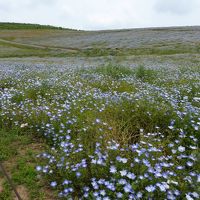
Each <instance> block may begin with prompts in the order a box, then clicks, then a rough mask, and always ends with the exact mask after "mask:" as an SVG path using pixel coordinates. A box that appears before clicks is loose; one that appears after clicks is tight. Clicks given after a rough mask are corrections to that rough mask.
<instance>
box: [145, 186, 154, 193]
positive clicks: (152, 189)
mask: <svg viewBox="0 0 200 200" xmlns="http://www.w3.org/2000/svg"><path fill="white" fill-rule="evenodd" d="M145 189H146V190H147V191H148V192H154V191H155V189H156V188H155V186H153V185H149V186H146V187H145Z"/></svg>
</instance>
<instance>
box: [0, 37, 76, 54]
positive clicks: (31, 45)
mask: <svg viewBox="0 0 200 200" xmlns="http://www.w3.org/2000/svg"><path fill="white" fill-rule="evenodd" d="M0 42H3V43H6V44H10V45H19V46H21V47H24V48H36V49H46V50H63V51H66V50H68V51H70V52H72V51H73V52H77V51H79V49H78V48H71V47H66V48H65V47H53V46H45V45H37V44H25V43H21V42H15V41H9V40H4V39H0Z"/></svg>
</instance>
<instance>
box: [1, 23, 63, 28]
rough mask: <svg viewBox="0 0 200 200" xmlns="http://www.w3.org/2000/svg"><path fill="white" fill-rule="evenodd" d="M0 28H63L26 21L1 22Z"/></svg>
mask: <svg viewBox="0 0 200 200" xmlns="http://www.w3.org/2000/svg"><path fill="white" fill-rule="evenodd" d="M0 29H12V30H13V29H15V30H16V29H17V30H19V29H20V30H21V29H59V30H64V29H65V28H62V27H55V26H50V25H40V24H27V23H10V22H1V23H0Z"/></svg>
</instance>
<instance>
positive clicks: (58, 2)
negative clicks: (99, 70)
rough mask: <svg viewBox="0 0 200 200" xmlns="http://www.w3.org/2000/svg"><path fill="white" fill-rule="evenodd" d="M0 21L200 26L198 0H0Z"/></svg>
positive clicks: (92, 26)
mask: <svg viewBox="0 0 200 200" xmlns="http://www.w3.org/2000/svg"><path fill="white" fill-rule="evenodd" d="M0 21H1V22H25V23H39V24H50V25H56V26H63V27H67V28H75V29H85V30H95V29H96V30H97V29H116V28H118V29H119V28H139V27H155V26H180V25H189V26H191V25H200V0H0Z"/></svg>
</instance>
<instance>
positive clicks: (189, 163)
mask: <svg viewBox="0 0 200 200" xmlns="http://www.w3.org/2000/svg"><path fill="white" fill-rule="evenodd" d="M186 164H187V166H189V167H192V166H193V165H194V163H193V162H190V161H188V162H187V163H186Z"/></svg>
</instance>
